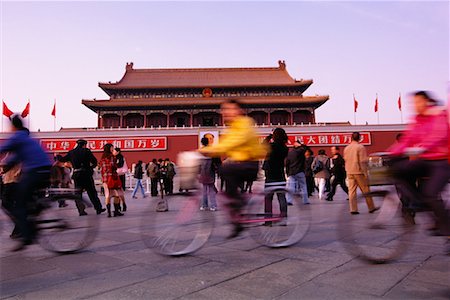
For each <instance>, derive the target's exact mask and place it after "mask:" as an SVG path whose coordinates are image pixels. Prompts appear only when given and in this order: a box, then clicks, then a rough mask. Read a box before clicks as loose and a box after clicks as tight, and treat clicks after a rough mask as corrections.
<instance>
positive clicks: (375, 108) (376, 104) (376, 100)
mask: <svg viewBox="0 0 450 300" xmlns="http://www.w3.org/2000/svg"><path fill="white" fill-rule="evenodd" d="M374 110H375V112H378V96H377V98H376V99H375V107H374Z"/></svg>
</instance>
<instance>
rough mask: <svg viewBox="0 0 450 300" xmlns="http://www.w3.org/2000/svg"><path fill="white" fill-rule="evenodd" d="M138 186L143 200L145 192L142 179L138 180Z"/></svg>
mask: <svg viewBox="0 0 450 300" xmlns="http://www.w3.org/2000/svg"><path fill="white" fill-rule="evenodd" d="M139 186H140V187H141V193H142V198H145V190H144V186H143V185H142V179H139Z"/></svg>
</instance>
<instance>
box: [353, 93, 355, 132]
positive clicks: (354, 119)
mask: <svg viewBox="0 0 450 300" xmlns="http://www.w3.org/2000/svg"><path fill="white" fill-rule="evenodd" d="M355 101H356V100H355V94H353V119H354V121H353V124H354V125H356V109H355Z"/></svg>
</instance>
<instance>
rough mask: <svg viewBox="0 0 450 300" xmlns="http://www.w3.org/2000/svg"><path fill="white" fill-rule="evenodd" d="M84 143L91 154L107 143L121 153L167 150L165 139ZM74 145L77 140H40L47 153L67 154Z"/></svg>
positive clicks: (109, 140)
mask: <svg viewBox="0 0 450 300" xmlns="http://www.w3.org/2000/svg"><path fill="white" fill-rule="evenodd" d="M86 141H87V147H88V148H89V149H91V151H93V152H100V151H103V146H104V145H105V144H107V143H110V144H113V146H114V148H120V149H121V150H122V151H144V150H167V137H131V138H121V139H111V138H89V139H86ZM76 144H77V139H41V145H42V147H43V148H44V149H45V150H46V151H48V152H68V151H69V150H72V149H73V148H75V146H76Z"/></svg>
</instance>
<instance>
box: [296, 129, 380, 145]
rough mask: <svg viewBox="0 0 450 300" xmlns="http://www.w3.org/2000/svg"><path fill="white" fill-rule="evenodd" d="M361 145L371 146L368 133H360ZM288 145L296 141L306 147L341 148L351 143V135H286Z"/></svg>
mask: <svg viewBox="0 0 450 300" xmlns="http://www.w3.org/2000/svg"><path fill="white" fill-rule="evenodd" d="M360 134H361V140H360V143H361V144H362V145H366V146H368V145H371V144H372V139H371V136H370V132H360ZM288 137H289V144H292V145H293V144H294V142H295V141H296V140H299V141H300V143H302V144H305V145H308V146H341V145H348V144H350V142H351V141H352V133H351V132H349V133H314V134H303V133H302V134H300V133H299V134H296V133H290V134H288Z"/></svg>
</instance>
